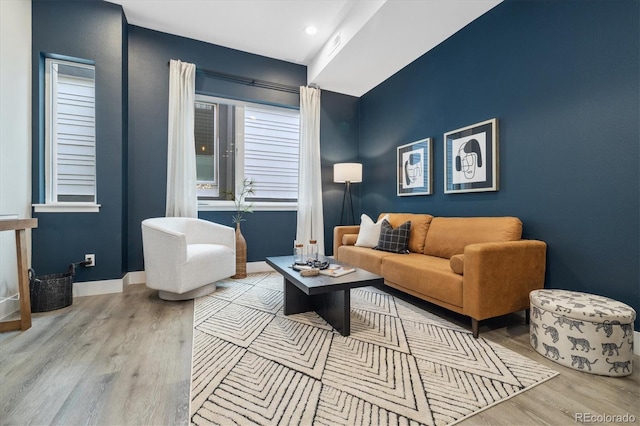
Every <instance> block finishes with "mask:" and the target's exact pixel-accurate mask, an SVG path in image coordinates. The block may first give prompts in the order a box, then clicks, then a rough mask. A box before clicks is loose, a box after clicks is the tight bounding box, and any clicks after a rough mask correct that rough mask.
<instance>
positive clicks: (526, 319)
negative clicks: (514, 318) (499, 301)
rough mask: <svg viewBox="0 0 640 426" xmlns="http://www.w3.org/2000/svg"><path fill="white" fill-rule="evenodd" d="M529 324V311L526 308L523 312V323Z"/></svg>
mask: <svg viewBox="0 0 640 426" xmlns="http://www.w3.org/2000/svg"><path fill="white" fill-rule="evenodd" d="M530 322H531V309H530V308H527V309H525V310H524V323H525V324H527V325H528V324H529V323H530Z"/></svg>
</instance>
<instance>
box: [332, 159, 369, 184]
mask: <svg viewBox="0 0 640 426" xmlns="http://www.w3.org/2000/svg"><path fill="white" fill-rule="evenodd" d="M333 181H334V182H336V183H344V182H351V183H359V182H362V164H360V163H337V164H334V165H333Z"/></svg>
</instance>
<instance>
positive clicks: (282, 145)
mask: <svg viewBox="0 0 640 426" xmlns="http://www.w3.org/2000/svg"><path fill="white" fill-rule="evenodd" d="M244 124H245V128H244V158H245V160H244V175H245V176H246V177H248V178H253V179H254V180H255V181H256V185H255V195H254V196H253V197H252V199H256V200H261V199H270V200H273V201H288V200H293V201H294V200H296V199H297V198H298V156H299V140H300V131H299V125H300V113H299V111H296V110H290V111H289V110H285V109H278V110H275V109H269V108H260V107H254V106H247V107H245V120H244Z"/></svg>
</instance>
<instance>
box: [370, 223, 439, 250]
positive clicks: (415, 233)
mask: <svg viewBox="0 0 640 426" xmlns="http://www.w3.org/2000/svg"><path fill="white" fill-rule="evenodd" d="M385 215H387V216H389V219H387V220H388V221H389V223H390V224H391V226H393V227H394V228H397V227H398V226H400V225H401V224H403V223H405V222H409V221H411V234H410V235H409V251H410V252H412V253H423V252H424V240H425V238H426V236H427V231H428V230H429V224H430V223H431V220H432V219H433V216H431V215H430V214H418V213H380V216H379V218H382V217H384V216H385Z"/></svg>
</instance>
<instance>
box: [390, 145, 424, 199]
mask: <svg viewBox="0 0 640 426" xmlns="http://www.w3.org/2000/svg"><path fill="white" fill-rule="evenodd" d="M432 163H433V160H432V159H431V138H426V139H421V140H419V141H415V142H411V143H408V144H406V145H402V146H399V147H398V155H397V160H396V165H397V170H398V172H397V183H398V196H407V195H429V194H431V192H432V191H431V181H432Z"/></svg>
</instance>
